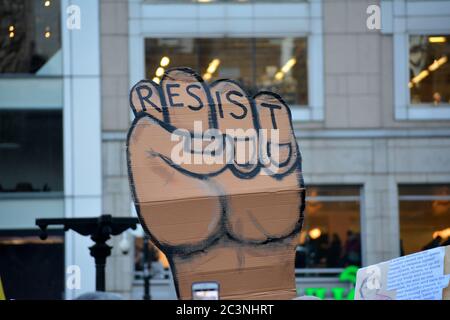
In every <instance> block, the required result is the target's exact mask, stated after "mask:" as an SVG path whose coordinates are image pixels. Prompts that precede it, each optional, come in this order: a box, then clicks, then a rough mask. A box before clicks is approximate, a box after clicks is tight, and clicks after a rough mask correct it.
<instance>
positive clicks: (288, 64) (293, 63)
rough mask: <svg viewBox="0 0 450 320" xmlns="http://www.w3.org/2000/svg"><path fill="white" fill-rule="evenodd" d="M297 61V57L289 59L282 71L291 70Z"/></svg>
mask: <svg viewBox="0 0 450 320" xmlns="http://www.w3.org/2000/svg"><path fill="white" fill-rule="evenodd" d="M296 63H297V59H295V58H291V59H289V60H288V61H287V62H286V63H285V64H284V66H283V67H282V68H281V71H282V72H283V73H288V72H289V70H291V69H292V67H293V66H294V65H295V64H296Z"/></svg>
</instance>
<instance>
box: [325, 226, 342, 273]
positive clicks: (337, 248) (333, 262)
mask: <svg viewBox="0 0 450 320" xmlns="http://www.w3.org/2000/svg"><path fill="white" fill-rule="evenodd" d="M341 251H342V245H341V239H340V238H339V236H338V235H337V234H336V233H334V234H333V238H332V240H331V244H330V247H329V248H328V252H327V267H328V268H336V267H339V264H340V258H341Z"/></svg>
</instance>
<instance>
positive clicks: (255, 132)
mask: <svg viewBox="0 0 450 320" xmlns="http://www.w3.org/2000/svg"><path fill="white" fill-rule="evenodd" d="M130 104H131V108H132V110H133V112H134V115H135V119H134V121H133V123H132V125H131V128H130V130H129V133H128V140H127V157H128V158H127V159H128V173H129V179H130V186H131V190H132V194H133V200H134V203H135V206H136V210H137V212H138V214H139V217H140V220H141V223H142V225H143V227H144V229H145V230H146V232H147V233H148V234H149V235H150V237H151V239H152V241H153V242H154V243H155V244H156V245H157V246H158V247H159V249H160V250H161V251H163V252H164V253H165V254H166V256H167V258H168V260H169V263H170V265H171V269H172V273H173V276H174V280H175V286H176V289H177V294H178V297H179V298H181V299H191V297H192V296H191V288H192V284H193V283H198V282H217V283H218V284H219V287H220V293H219V295H220V298H221V299H290V298H293V297H295V296H296V289H295V274H294V260H295V246H296V244H297V236H298V233H299V232H300V230H301V227H302V222H303V209H304V198H305V190H304V185H303V179H302V172H301V157H300V151H299V149H298V145H297V142H296V139H295V136H294V130H293V128H292V123H291V113H290V110H289V107H288V106H287V105H286V104H285V103H284V101H283V100H282V98H281V97H280V96H278V95H277V94H275V93H272V92H266V91H264V92H259V93H258V94H256V95H254V96H253V97H250V96H249V95H248V94H247V92H246V91H245V90H244V89H243V88H242V87H241V85H239V84H238V83H237V82H234V81H232V80H218V81H215V82H213V83H212V84H210V85H208V84H206V83H205V82H204V81H203V79H202V78H201V77H200V76H199V75H197V74H196V73H195V72H194V71H192V70H191V69H188V68H175V69H171V70H169V71H167V72H166V73H165V74H164V76H163V77H162V79H161V82H160V83H159V84H156V83H154V82H152V81H148V80H142V81H140V82H139V83H137V84H136V85H135V86H134V87H133V88H132V89H131V92H130Z"/></svg>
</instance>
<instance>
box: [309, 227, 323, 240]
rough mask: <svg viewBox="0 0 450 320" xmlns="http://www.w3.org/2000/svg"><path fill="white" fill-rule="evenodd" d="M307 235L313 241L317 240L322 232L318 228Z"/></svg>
mask: <svg viewBox="0 0 450 320" xmlns="http://www.w3.org/2000/svg"><path fill="white" fill-rule="evenodd" d="M308 234H309V237H310V238H311V239H313V240H314V239H317V238H319V237H320V236H321V235H322V231H320V229H319V228H314V229H311V230H310V231H309V233H308Z"/></svg>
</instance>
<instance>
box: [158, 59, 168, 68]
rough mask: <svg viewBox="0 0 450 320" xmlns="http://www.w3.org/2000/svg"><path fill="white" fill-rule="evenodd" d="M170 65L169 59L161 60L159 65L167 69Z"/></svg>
mask: <svg viewBox="0 0 450 320" xmlns="http://www.w3.org/2000/svg"><path fill="white" fill-rule="evenodd" d="M169 63H170V59H169V57H162V58H161V62H160V63H159V65H160V66H161V67H167V66H168V65H169Z"/></svg>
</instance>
